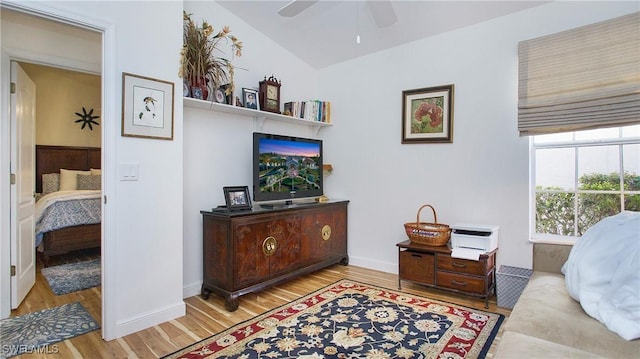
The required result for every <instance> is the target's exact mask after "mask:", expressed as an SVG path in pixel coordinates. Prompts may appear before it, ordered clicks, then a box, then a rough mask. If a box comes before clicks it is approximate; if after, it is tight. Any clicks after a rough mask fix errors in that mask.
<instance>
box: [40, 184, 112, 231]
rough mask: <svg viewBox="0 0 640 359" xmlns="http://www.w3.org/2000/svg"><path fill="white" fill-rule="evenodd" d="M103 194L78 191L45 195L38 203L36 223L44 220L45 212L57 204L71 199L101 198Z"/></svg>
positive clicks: (98, 191)
mask: <svg viewBox="0 0 640 359" xmlns="http://www.w3.org/2000/svg"><path fill="white" fill-rule="evenodd" d="M101 193H102V191H101V190H76V191H57V192H52V193H49V194H47V195H44V196H42V198H40V199H39V200H38V202H36V223H37V222H39V221H40V220H41V219H42V216H43V215H44V212H45V210H46V209H47V208H49V207H50V206H52V205H53V204H54V203H56V202H60V201H68V200H70V199H86V198H100V195H101Z"/></svg>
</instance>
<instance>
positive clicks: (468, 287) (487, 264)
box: [397, 240, 498, 308]
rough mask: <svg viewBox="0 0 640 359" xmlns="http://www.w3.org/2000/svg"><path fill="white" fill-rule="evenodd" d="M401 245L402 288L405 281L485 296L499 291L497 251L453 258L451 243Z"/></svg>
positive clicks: (487, 299)
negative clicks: (478, 256)
mask: <svg viewBox="0 0 640 359" xmlns="http://www.w3.org/2000/svg"><path fill="white" fill-rule="evenodd" d="M397 247H398V256H399V258H398V263H399V267H400V270H399V274H398V288H399V289H401V282H402V280H407V281H411V282H415V283H418V284H423V285H426V286H430V287H435V288H439V289H445V290H450V291H453V292H458V293H463V294H467V295H471V296H476V297H480V298H484V307H485V308H489V296H490V295H491V293H493V292H495V283H496V281H495V276H496V268H495V267H496V252H497V251H498V249H495V250H493V251H491V252H488V253H484V254H481V255H480V258H479V260H478V261H474V260H468V259H460V258H453V257H451V249H449V247H447V246H439V247H432V246H427V245H422V244H417V243H411V241H409V240H406V241H404V242H400V243H398V244H397Z"/></svg>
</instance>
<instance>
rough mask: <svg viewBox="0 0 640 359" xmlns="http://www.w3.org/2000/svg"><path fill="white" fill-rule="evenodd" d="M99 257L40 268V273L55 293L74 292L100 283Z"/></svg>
mask: <svg viewBox="0 0 640 359" xmlns="http://www.w3.org/2000/svg"><path fill="white" fill-rule="evenodd" d="M100 271H101V266H100V258H97V259H93V260H90V261H85V262H78V263H69V264H62V265H59V266H55V267H47V268H42V275H43V276H44V277H45V278H46V279H47V281H48V282H49V287H51V290H52V291H53V292H54V293H55V294H56V295H62V294H67V293H72V292H76V291H79V290H83V289H87V288H93V287H97V286H99V285H100Z"/></svg>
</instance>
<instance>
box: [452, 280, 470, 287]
mask: <svg viewBox="0 0 640 359" xmlns="http://www.w3.org/2000/svg"><path fill="white" fill-rule="evenodd" d="M451 284H455V285H461V286H465V285H467V283H466V282H458V281H457V280H452V281H451Z"/></svg>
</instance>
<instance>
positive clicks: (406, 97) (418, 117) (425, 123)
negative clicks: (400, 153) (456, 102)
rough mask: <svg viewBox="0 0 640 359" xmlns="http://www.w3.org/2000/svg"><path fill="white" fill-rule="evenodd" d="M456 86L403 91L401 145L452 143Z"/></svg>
mask: <svg viewBox="0 0 640 359" xmlns="http://www.w3.org/2000/svg"><path fill="white" fill-rule="evenodd" d="M453 87H454V86H453V84H452V85H445V86H437V87H428V88H421V89H415V90H405V91H402V143H452V142H453Z"/></svg>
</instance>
